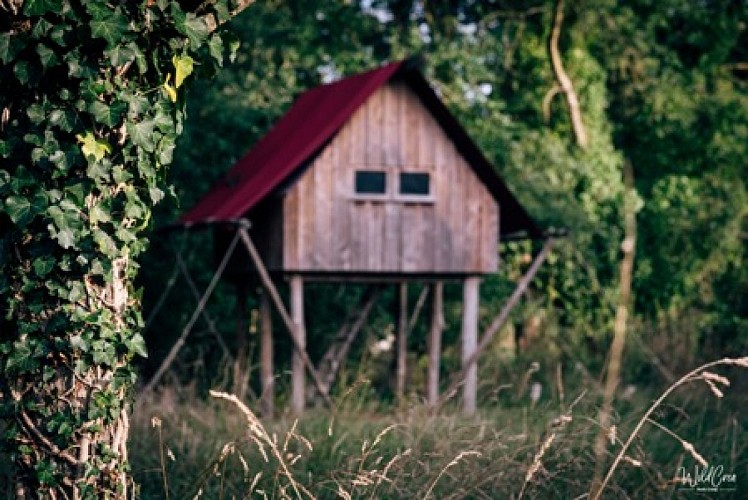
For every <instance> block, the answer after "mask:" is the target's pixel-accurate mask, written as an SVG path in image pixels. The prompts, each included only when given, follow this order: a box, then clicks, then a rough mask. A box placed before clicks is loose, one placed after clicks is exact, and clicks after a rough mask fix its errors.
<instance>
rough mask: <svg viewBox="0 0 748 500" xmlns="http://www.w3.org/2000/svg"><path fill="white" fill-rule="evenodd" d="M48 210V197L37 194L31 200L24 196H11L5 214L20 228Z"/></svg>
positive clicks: (6, 201) (6, 202)
mask: <svg viewBox="0 0 748 500" xmlns="http://www.w3.org/2000/svg"><path fill="white" fill-rule="evenodd" d="M46 208H47V197H46V196H45V195H44V193H36V194H35V195H34V197H33V198H31V200H29V199H28V198H25V197H23V196H10V197H8V198H7V199H6V200H5V212H6V213H7V214H8V216H9V217H10V219H11V220H12V221H13V222H14V223H15V224H16V225H17V226H19V227H24V226H26V224H28V223H29V222H31V220H32V219H33V218H34V217H36V215H37V214H39V213H41V212H43V211H44V210H45V209H46Z"/></svg>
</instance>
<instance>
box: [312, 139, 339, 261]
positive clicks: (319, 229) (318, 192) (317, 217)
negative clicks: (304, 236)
mask: <svg viewBox="0 0 748 500" xmlns="http://www.w3.org/2000/svg"><path fill="white" fill-rule="evenodd" d="M334 150H335V146H334V145H333V144H330V145H328V146H327V147H326V148H325V150H324V151H322V153H321V154H320V155H319V157H318V158H317V159H316V160H315V161H314V165H312V169H313V172H314V179H313V186H314V187H313V191H312V192H313V196H314V210H315V213H314V233H313V241H314V251H313V255H314V259H313V261H312V265H313V268H314V269H315V270H324V271H327V270H329V269H331V261H332V254H333V244H332V239H333V234H332V230H333V228H332V203H333V187H332V183H333V177H332V175H333V170H334V165H333V151H334Z"/></svg>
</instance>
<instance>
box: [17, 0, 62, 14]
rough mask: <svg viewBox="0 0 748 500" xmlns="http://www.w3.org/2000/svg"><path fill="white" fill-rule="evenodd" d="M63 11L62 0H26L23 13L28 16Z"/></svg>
mask: <svg viewBox="0 0 748 500" xmlns="http://www.w3.org/2000/svg"><path fill="white" fill-rule="evenodd" d="M61 11H62V1H61V0H26V1H25V2H24V3H23V13H24V14H26V15H27V16H40V15H42V14H46V13H47V12H61Z"/></svg>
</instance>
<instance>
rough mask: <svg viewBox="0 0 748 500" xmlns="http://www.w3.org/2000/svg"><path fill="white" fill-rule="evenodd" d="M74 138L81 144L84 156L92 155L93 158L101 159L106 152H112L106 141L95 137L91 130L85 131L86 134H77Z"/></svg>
mask: <svg viewBox="0 0 748 500" xmlns="http://www.w3.org/2000/svg"><path fill="white" fill-rule="evenodd" d="M75 138H76V139H78V142H79V143H80V144H81V151H82V152H83V156H85V157H86V158H89V157H93V158H94V160H96V161H101V160H103V159H104V156H106V154H107V153H111V152H112V147H111V146H110V145H109V143H108V142H106V141H105V140H103V139H97V138H96V136H95V135H93V133H91V132H86V135H81V134H77V135H76V136H75Z"/></svg>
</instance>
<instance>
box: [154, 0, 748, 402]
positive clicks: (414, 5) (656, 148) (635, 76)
mask: <svg viewBox="0 0 748 500" xmlns="http://www.w3.org/2000/svg"><path fill="white" fill-rule="evenodd" d="M564 14H565V17H564V19H563V24H562V25H561V26H560V38H559V50H560V55H561V58H562V60H563V64H564V67H565V69H566V72H567V73H568V75H569V77H570V79H571V80H572V83H573V86H574V90H575V91H576V93H577V95H578V97H579V101H580V107H581V111H582V120H583V124H584V127H585V129H586V132H587V135H588V143H587V144H586V146H583V145H580V144H579V143H578V141H576V140H575V134H574V130H573V129H572V124H571V121H570V118H569V112H568V108H567V104H566V103H567V101H566V96H565V95H564V93H563V92H559V89H558V87H557V80H556V77H555V75H554V73H553V67H552V64H551V60H550V56H549V39H550V35H551V28H552V26H553V20H554V4H553V3H552V2H547V1H545V2H544V1H524V2H514V1H512V2H503V1H481V2H474V1H460V0H454V1H436V2H419V1H414V0H391V1H372V0H364V1H360V2H355V1H354V2H308V1H282V2H281V1H268V2H258V3H257V4H256V5H253V6H252V7H251V8H250V9H249V10H248V11H247V12H246V13H244V14H243V15H242V16H240V17H239V18H237V19H235V20H234V21H233V22H232V24H233V31H234V32H235V33H236V34H237V35H238V37H239V38H240V40H241V49H240V50H239V52H238V56H237V59H236V61H235V62H234V63H233V64H227V65H226V67H225V68H224V69H223V71H222V72H221V73H220V74H219V75H218V76H217V77H216V78H214V79H212V80H208V81H203V82H201V83H200V84H198V86H197V88H195V89H193V91H192V92H191V94H190V98H189V99H190V100H189V105H188V112H189V119H188V120H187V122H186V127H185V133H184V135H183V136H182V138H181V139H180V143H179V146H178V147H177V149H176V152H175V166H174V168H173V170H172V180H173V183H174V194H175V196H174V197H171V198H170V199H169V200H168V202H166V203H163V204H161V205H160V206H159V207H158V209H157V214H156V222H155V226H161V225H166V224H168V223H170V222H173V221H174V220H175V219H176V218H177V217H178V216H179V214H180V213H182V212H183V211H184V210H186V209H187V208H189V207H190V206H192V204H193V203H195V202H196V201H197V199H198V198H199V197H200V196H201V195H202V194H203V193H205V192H206V191H207V190H208V189H209V188H210V186H211V185H212V183H213V182H215V181H216V180H217V179H218V178H219V177H220V176H221V175H222V173H224V172H225V171H226V169H227V168H228V167H230V166H231V165H232V164H233V163H234V162H235V161H236V160H237V159H238V158H240V157H241V156H242V155H243V154H244V153H245V152H246V151H247V150H248V149H249V148H250V147H251V146H252V145H253V144H254V143H255V142H256V141H257V140H258V139H259V138H260V137H262V135H263V134H264V133H265V132H267V130H268V129H269V128H270V126H271V125H272V124H273V123H274V121H275V120H276V119H278V118H279V117H280V116H281V115H282V114H283V113H284V112H285V111H286V110H287V109H288V107H289V106H290V104H291V103H292V102H293V99H294V97H295V96H296V95H298V94H299V93H300V92H302V91H304V90H306V89H308V88H310V87H312V86H315V85H318V84H320V83H324V82H328V81H331V80H333V79H335V78H337V77H340V76H343V75H348V74H352V73H355V72H359V71H364V70H367V69H370V68H373V67H375V66H378V65H380V64H382V63H383V62H386V61H390V60H396V59H402V58H406V57H410V56H413V55H417V56H419V57H420V59H421V61H422V69H423V71H424V73H425V74H426V76H427V78H429V80H430V81H431V82H432V83H433V85H434V86H435V88H436V90H437V92H438V93H439V95H440V96H441V97H442V99H443V100H444V101H445V102H446V104H447V105H448V106H449V108H450V109H451V110H452V111H453V113H455V115H456V116H457V117H458V119H459V120H460V121H461V123H462V124H463V125H464V126H465V128H466V129H467V130H468V132H469V134H470V135H471V136H472V137H473V138H474V140H475V141H476V142H477V143H478V145H479V146H480V147H481V148H482V150H483V151H484V152H485V154H486V156H487V157H488V158H489V159H490V160H492V161H493V163H494V164H495V165H496V168H497V170H498V171H499V173H500V175H501V176H502V177H503V178H504V179H505V180H506V182H507V183H508V185H509V186H510V187H511V189H512V190H513V192H514V193H515V194H516V196H517V197H518V198H519V199H520V201H521V202H522V203H523V204H524V205H525V206H526V207H527V209H528V210H529V212H530V213H531V214H532V215H533V217H534V218H535V219H536V220H537V221H538V222H539V223H540V224H541V225H542V226H543V227H546V228H551V227H556V228H558V227H563V228H567V229H568V230H569V231H570V234H569V237H568V238H566V239H564V240H563V241H562V242H561V243H560V244H559V245H558V246H557V247H556V249H555V250H554V253H553V255H552V256H551V258H550V260H549V262H548V263H547V264H546V265H544V267H543V269H542V271H541V273H540V275H539V277H538V278H537V279H536V280H535V281H534V283H533V289H532V290H531V293H530V295H529V296H528V297H527V298H526V300H525V301H524V302H523V304H522V306H521V307H520V308H519V310H518V311H517V312H516V313H515V317H514V320H513V322H514V325H513V330H514V332H524V333H525V334H526V335H525V337H526V339H525V340H523V342H522V346H523V349H519V350H518V349H512V348H509V349H506V348H504V349H502V345H503V347H507V346H511V343H509V344H507V343H506V342H504V343H503V344H502V345H497V348H496V349H495V350H494V351H493V352H492V353H491V354H489V358H488V360H487V361H485V362H483V363H482V364H483V365H484V372H485V371H486V370H489V372H491V373H493V372H495V371H496V370H499V371H504V372H505V379H506V378H507V377H508V378H509V379H511V378H512V375H511V374H512V373H514V374H515V375H514V376H515V377H518V376H519V375H518V374H521V373H523V372H524V371H525V370H526V369H527V367H528V366H529V365H530V363H532V362H533V361H539V362H540V365H541V366H542V370H541V371H540V373H539V374H538V375H537V376H539V377H541V378H545V382H547V387H550V388H551V391H550V392H546V393H545V394H544V396H545V395H546V394H547V395H550V394H551V393H553V389H552V388H553V386H554V383H553V380H554V379H555V378H556V371H557V370H562V371H564V373H565V372H568V375H567V376H569V377H572V378H575V377H578V376H582V378H584V377H589V378H592V379H598V378H599V377H600V375H601V373H602V369H603V367H604V363H605V360H606V353H607V352H608V347H609V345H610V342H611V338H612V329H613V328H612V325H613V318H614V311H615V305H616V301H617V297H618V293H619V291H618V267H619V264H620V259H621V255H622V253H621V250H620V245H621V242H622V240H623V207H624V199H623V198H624V182H623V175H622V171H623V165H624V163H625V162H628V163H629V164H630V165H631V167H632V170H633V172H634V178H635V190H636V198H635V200H633V203H634V205H635V206H636V210H637V221H638V230H637V233H638V234H637V247H636V260H635V266H634V276H633V298H634V302H633V310H632V315H631V317H630V321H629V338H628V340H627V351H626V355H625V362H624V371H623V377H624V383H627V384H642V385H660V384H661V383H663V382H668V381H672V378H673V377H674V374H678V373H680V372H682V370H683V368H684V367H691V366H695V365H696V364H697V363H698V362H700V361H703V360H708V359H713V358H716V357H720V356H727V355H738V354H741V353H745V352H746V350H748V269H747V267H746V265H745V259H746V239H747V237H748V236H747V235H748V193H747V192H746V179H748V30H747V29H746V22H748V5H746V3H745V2H742V1H715V2H692V1H686V0H682V1H681V0H668V1H631V2H615V1H603V2H600V1H584V0H582V1H579V2H570V3H569V4H568V5H566V6H565V9H564ZM174 249H181V251H183V252H184V255H185V257H186V259H187V262H188V266H189V268H190V270H191V272H193V273H194V277H195V279H196V281H197V282H198V283H199V286H200V287H201V288H204V287H205V285H206V284H207V282H208V280H209V278H210V276H211V274H212V272H213V269H214V255H213V254H212V239H211V236H210V234H208V233H205V232H203V233H193V234H189V235H188V234H182V233H180V232H172V233H170V234H168V235H167V234H164V233H157V234H155V235H154V237H153V239H152V243H151V250H150V251H149V253H148V254H147V255H146V257H145V258H144V259H143V262H142V266H143V272H142V273H141V275H140V279H141V282H140V284H141V286H143V287H144V293H145V295H144V305H145V317H149V312H150V311H151V310H152V309H153V307H154V305H155V304H156V303H157V301H158V300H159V298H160V296H161V291H162V290H163V288H164V286H165V284H166V283H167V282H168V280H169V278H170V276H172V274H171V273H172V271H173V269H172V268H171V267H170V266H171V263H173V262H174V260H173V251H174ZM532 250H533V249H532V245H531V243H530V242H512V243H506V244H502V248H501V251H502V258H503V260H502V264H501V266H500V267H501V269H500V273H499V275H498V276H494V277H490V278H488V279H487V280H486V281H485V282H484V285H483V287H482V293H481V296H482V306H481V319H482V321H483V322H487V321H490V319H491V318H492V317H493V315H495V314H496V312H497V311H498V310H499V309H500V307H501V305H502V303H503V300H504V299H505V298H506V297H507V296H508V293H509V292H510V290H511V286H512V283H513V281H516V280H517V279H518V277H519V276H520V274H521V272H522V271H523V269H524V268H526V266H527V264H528V261H527V255H528V253H530V252H532ZM317 288H318V289H317V290H313V291H312V292H310V293H309V294H308V297H307V300H308V305H307V310H308V322H309V327H308V328H309V336H310V338H311V339H312V341H311V342H310V356H311V357H312V359H318V358H319V357H320V356H321V355H322V353H323V352H324V349H325V348H326V345H327V340H329V339H330V338H331V336H332V335H334V333H335V332H336V331H337V329H338V327H339V324H340V321H341V318H343V317H345V316H346V314H347V311H348V308H350V307H351V306H352V304H354V303H355V301H356V300H358V298H359V296H360V294H361V290H360V289H358V288H356V287H352V286H347V287H344V286H332V285H325V286H322V285H319V286H318V287H317ZM411 288H412V290H411V293H412V299H411V301H412V302H413V301H415V297H416V296H417V294H418V290H417V287H411ZM459 298H460V290H459V287H457V286H455V287H449V286H448V287H447V299H448V300H447V308H446V314H447V318H446V319H447V331H446V332H445V360H444V363H443V367H442V371H443V372H444V373H449V372H452V371H454V370H455V369H456V368H457V367H458V364H459V350H458V348H457V346H456V343H457V337H458V334H459V313H460V307H461V305H460V302H459ZM392 300H393V297H392V295H391V294H390V295H385V298H384V299H383V300H380V303H379V305H378V306H377V310H376V311H375V314H374V315H373V318H372V320H371V321H370V324H369V325H368V326H367V328H366V329H365V333H366V334H367V335H366V336H367V340H366V341H363V342H358V344H357V346H356V348H355V349H354V353H353V355H352V356H351V357H350V358H349V362H348V365H347V370H345V371H344V374H345V373H348V375H349V376H348V381H349V382H350V381H352V380H355V379H356V377H359V376H361V377H368V378H370V379H371V380H372V381H373V382H374V385H373V387H374V389H375V390H376V392H377V395H378V397H384V398H385V399H386V398H387V397H388V395H389V392H388V391H389V389H388V384H387V376H388V375H387V374H388V372H389V368H390V367H389V364H388V362H387V361H386V360H379V359H373V358H372V356H371V355H370V354H368V353H369V352H370V351H369V350H368V349H367V346H371V344H372V343H374V342H376V341H378V340H382V339H384V338H386V336H387V333H388V332H391V331H392V328H393V323H394V318H393V317H392V314H391V311H392V309H393V306H392V304H390V302H391V301H392ZM235 301H236V295H235V290H234V288H233V287H232V286H231V285H230V284H229V283H223V284H222V285H221V286H219V288H218V291H217V295H216V296H215V297H214V298H213V299H211V302H210V305H209V311H210V314H211V315H212V317H213V319H214V321H215V324H216V325H217V329H218V331H219V333H220V335H221V336H222V338H223V339H224V340H225V343H226V344H227V345H228V347H229V352H228V353H227V352H225V351H224V350H222V349H221V347H220V345H219V343H218V342H216V338H215V336H214V335H213V334H211V333H210V332H209V328H208V325H206V324H205V323H198V327H197V328H196V331H195V332H194V333H193V334H192V335H191V337H190V340H189V341H188V343H187V345H186V347H185V348H184V349H183V350H182V351H181V353H180V356H179V358H178V361H177V363H176V365H175V367H174V368H175V369H174V370H173V371H172V373H171V376H172V377H174V378H173V379H172V381H177V382H178V384H191V385H193V387H194V388H196V389H198V392H200V393H204V392H205V391H206V390H207V388H208V387H215V386H223V387H230V386H231V383H232V381H231V377H232V375H231V371H230V369H229V368H228V367H230V366H231V364H232V363H233V361H234V360H233V359H231V356H234V355H235V353H236V342H237V338H238V337H237V335H247V334H249V335H250V336H252V335H253V334H255V333H256V321H257V316H256V308H257V306H256V303H255V299H254V297H252V296H250V297H249V301H250V309H251V310H253V312H252V314H251V315H250V318H237V316H236V312H235V310H236V304H235ZM195 302H196V301H195V299H194V297H193V296H192V295H191V294H190V292H189V289H188V288H187V287H186V286H177V287H175V289H174V290H173V291H172V292H171V293H170V295H169V296H168V297H166V302H165V303H164V307H163V308H162V309H161V310H160V311H159V312H158V314H156V315H154V316H153V317H152V318H151V319H150V322H149V324H148V333H147V334H146V338H147V342H148V347H149V353H150V358H149V359H148V361H147V362H146V363H145V364H144V366H143V373H144V375H145V378H146V379H147V378H148V375H149V374H150V373H152V372H153V371H154V370H155V368H156V367H157V366H158V363H160V361H161V359H162V358H163V356H164V355H165V353H166V351H167V350H168V349H169V348H170V347H171V345H172V344H173V342H174V340H175V339H176V337H177V336H178V334H179V332H180V331H181V328H182V327H183V325H184V324H185V322H186V321H187V318H188V317H189V315H190V314H191V313H192V311H193V309H194V305H195ZM412 302H411V303H412ZM425 328H426V325H425V322H424V324H423V325H419V326H417V327H416V330H415V334H414V335H411V337H410V346H409V347H410V349H411V353H412V354H411V364H412V365H413V368H415V370H411V371H412V372H414V375H413V377H414V378H415V379H416V380H415V382H416V383H417V382H418V377H419V376H422V374H421V375H419V373H420V372H419V367H420V369H421V371H423V368H424V363H425V358H424V357H423V356H424V351H425ZM281 329H282V326H281V325H280V324H278V326H277V327H276V331H278V332H279V331H281ZM237 330H238V333H237ZM510 330H511V329H510ZM512 333H513V332H512V331H508V332H506V333H505V337H506V336H508V337H511V336H512ZM276 337H277V339H278V344H277V346H276V353H275V357H276V366H277V370H278V373H282V372H283V370H285V369H287V367H288V364H289V360H290V344H289V343H288V342H287V341H286V340H285V338H284V336H282V335H277V336H276ZM257 338H258V335H255V336H254V339H257ZM252 345H254V344H253V343H252V342H250V350H249V352H248V354H247V355H248V356H250V357H251V358H252V360H251V363H250V366H255V365H254V363H256V357H257V355H258V349H257V348H253V347H252ZM515 347H516V346H515ZM232 353H233V354H232ZM227 354H228V356H227ZM486 365H488V367H486ZM559 367H560V368H559ZM256 371H257V370H254V372H253V373H252V374H251V375H252V377H253V378H252V384H253V385H252V387H255V388H256V387H257V382H256V380H254V379H255V378H256V377H257V373H256ZM546 372H547V373H546ZM484 379H486V377H484ZM487 379H488V380H489V381H490V384H489V385H490V387H486V388H485V390H486V391H488V393H491V392H492V391H495V390H496V385H497V383H498V384H501V383H503V382H506V380H503V381H502V380H501V376H499V381H498V382H497V379H496V377H493V376H492V375H490V374H489V375H488V376H487ZM286 383H287V380H286V379H285V377H281V378H280V379H279V381H278V384H279V386H280V387H281V391H280V392H281V395H282V394H283V393H284V392H285V391H283V387H284V384H286ZM195 384H196V386H195ZM421 385H422V384H421ZM414 387H415V386H414ZM339 390H342V391H345V390H346V386H345V385H344V386H342V387H341V388H339ZM419 390H420V389H419ZM414 396H416V398H417V397H418V396H419V395H418V394H414Z"/></svg>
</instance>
